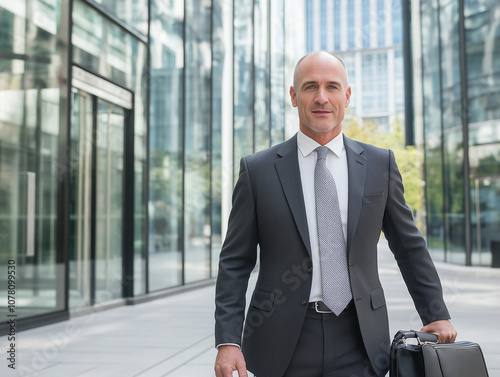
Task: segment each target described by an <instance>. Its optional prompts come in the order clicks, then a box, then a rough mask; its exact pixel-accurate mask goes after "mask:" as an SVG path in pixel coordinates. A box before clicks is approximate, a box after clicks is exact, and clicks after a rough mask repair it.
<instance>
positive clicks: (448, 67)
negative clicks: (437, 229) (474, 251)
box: [439, 0, 465, 264]
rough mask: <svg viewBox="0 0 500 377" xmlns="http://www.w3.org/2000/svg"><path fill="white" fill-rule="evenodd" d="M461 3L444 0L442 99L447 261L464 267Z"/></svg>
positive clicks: (441, 13) (442, 10)
mask: <svg viewBox="0 0 500 377" xmlns="http://www.w3.org/2000/svg"><path fill="white" fill-rule="evenodd" d="M458 15H459V13H458V1H457V0H441V1H440V8H439V26H440V33H441V34H440V39H441V41H440V42H441V53H440V56H441V80H442V81H441V87H442V91H441V96H442V103H441V106H442V110H443V117H442V119H443V129H444V135H443V137H444V139H443V143H444V190H445V191H444V195H445V198H446V200H445V202H444V213H445V219H446V228H445V229H446V232H445V237H446V246H447V254H446V260H447V261H449V262H455V263H460V264H465V238H464V235H465V213H464V211H465V209H464V174H463V148H462V144H463V137H462V111H461V87H460V57H459V51H460V49H459V32H458V21H459V19H458Z"/></svg>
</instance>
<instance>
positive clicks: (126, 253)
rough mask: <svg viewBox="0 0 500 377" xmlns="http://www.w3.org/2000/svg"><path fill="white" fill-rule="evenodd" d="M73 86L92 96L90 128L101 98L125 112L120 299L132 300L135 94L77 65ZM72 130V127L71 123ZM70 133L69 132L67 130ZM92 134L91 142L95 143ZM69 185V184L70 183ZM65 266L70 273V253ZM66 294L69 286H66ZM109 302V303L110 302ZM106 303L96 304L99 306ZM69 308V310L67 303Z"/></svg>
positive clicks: (92, 275) (93, 284) (92, 300)
mask: <svg viewBox="0 0 500 377" xmlns="http://www.w3.org/2000/svg"><path fill="white" fill-rule="evenodd" d="M71 73H72V85H71V88H72V89H71V90H74V89H76V90H79V91H83V92H85V93H87V94H89V95H90V96H91V99H92V100H91V102H92V109H93V115H92V127H94V131H95V125H96V124H97V106H98V101H99V99H102V100H104V101H106V102H109V103H110V104H112V105H114V106H118V107H121V108H123V110H124V124H123V127H124V130H123V131H124V132H123V151H124V152H123V180H122V232H121V233H122V234H121V236H122V278H121V287H122V293H121V297H122V298H126V297H132V296H133V292H134V286H133V284H134V281H133V276H134V273H133V272H134V249H133V243H134V182H135V180H134V155H135V153H134V106H133V104H134V93H133V92H131V91H129V90H127V89H125V88H123V87H120V86H118V85H116V84H114V83H112V82H110V81H108V80H106V79H104V78H102V77H99V76H97V75H95V74H93V73H91V72H89V71H87V70H85V69H83V68H82V67H80V66H77V65H72V67H71ZM70 127H71V124H70ZM70 132H71V130H70ZM95 136H96V135H94V140H95ZM95 149H96V146H95V143H94V145H93V147H92V155H93V161H92V163H93V164H94V166H93V167H92V182H91V184H92V188H91V190H92V193H91V195H92V196H91V198H92V203H91V206H92V209H91V212H92V213H91V220H90V221H91V226H90V228H91V236H92V239H91V250H90V258H91V261H90V263H91V273H90V279H91V280H90V307H92V306H94V305H95V304H96V303H95V294H96V276H95V269H96V265H95V263H96V250H95V246H96V240H95V224H96V219H95V206H96V203H95V198H96V190H97V187H96V166H95V163H96V159H95V155H96V150H95ZM70 184H71V183H70ZM67 255H68V258H67V260H66V266H67V269H68V272H69V253H68V254H67ZM67 289H68V291H69V284H68V287H67ZM113 301H114V300H112V301H111V302H113ZM102 304H106V303H99V305H102ZM68 309H69V310H70V311H71V308H70V307H69V302H68Z"/></svg>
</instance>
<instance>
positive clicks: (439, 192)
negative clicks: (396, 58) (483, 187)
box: [421, 0, 445, 261]
mask: <svg viewBox="0 0 500 377" xmlns="http://www.w3.org/2000/svg"><path fill="white" fill-rule="evenodd" d="M437 16H438V11H437V4H436V2H435V1H434V0H428V1H424V2H422V6H421V33H422V71H423V74H422V78H423V81H422V91H423V109H424V110H423V112H424V114H423V115H424V138H425V199H426V202H425V203H426V215H427V220H426V221H427V243H428V247H429V250H430V251H431V252H432V255H433V258H434V259H436V260H442V261H443V260H444V259H445V237H444V232H445V231H444V217H443V214H444V209H443V208H444V207H443V206H444V203H443V153H442V147H441V141H442V137H441V75H440V68H439V67H440V66H439V38H435V36H436V35H439V24H438V19H437Z"/></svg>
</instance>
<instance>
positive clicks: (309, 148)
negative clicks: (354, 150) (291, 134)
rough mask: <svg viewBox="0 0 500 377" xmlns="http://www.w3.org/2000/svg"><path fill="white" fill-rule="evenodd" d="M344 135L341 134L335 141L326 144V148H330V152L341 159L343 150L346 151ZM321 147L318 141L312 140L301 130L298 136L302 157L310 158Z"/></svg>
mask: <svg viewBox="0 0 500 377" xmlns="http://www.w3.org/2000/svg"><path fill="white" fill-rule="evenodd" d="M342 135H343V132H340V133H339V134H338V135H337V136H336V137H335V138H334V139H332V140H330V141H329V142H328V143H327V144H325V146H326V147H328V149H330V151H332V152H333V153H335V155H336V156H337V157H340V154H341V153H342V149H344V138H343V136H342ZM320 145H321V144H320V143H318V142H317V141H316V140H313V139H311V138H310V137H309V136H307V135H306V134H304V133H303V132H302V131H300V130H299V132H298V134H297V147H298V148H299V151H300V153H302V156H304V157H307V156H309V155H310V154H311V153H312V152H313V151H314V150H315V149H316V148H317V147H319V146H320Z"/></svg>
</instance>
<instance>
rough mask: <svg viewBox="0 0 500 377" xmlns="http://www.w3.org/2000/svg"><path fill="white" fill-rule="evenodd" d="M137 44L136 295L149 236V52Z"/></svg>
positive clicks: (142, 279) (142, 284)
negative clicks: (147, 196) (147, 193)
mask: <svg viewBox="0 0 500 377" xmlns="http://www.w3.org/2000/svg"><path fill="white" fill-rule="evenodd" d="M141 46H142V44H140V45H139V46H138V47H139V49H138V51H137V55H136V59H137V60H136V62H135V64H136V67H137V74H138V75H141V79H140V80H137V82H135V83H134V85H135V96H134V296H137V295H139V294H144V293H146V278H147V277H146V254H147V250H146V239H147V237H148V235H147V201H146V199H147V198H146V192H147V190H148V182H147V170H148V166H147V148H148V146H147V145H148V139H147V136H148V134H147V119H146V116H147V111H148V107H147V103H148V98H147V95H148V89H149V88H148V77H147V64H148V61H147V51H146V49H144V48H142V47H141Z"/></svg>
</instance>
